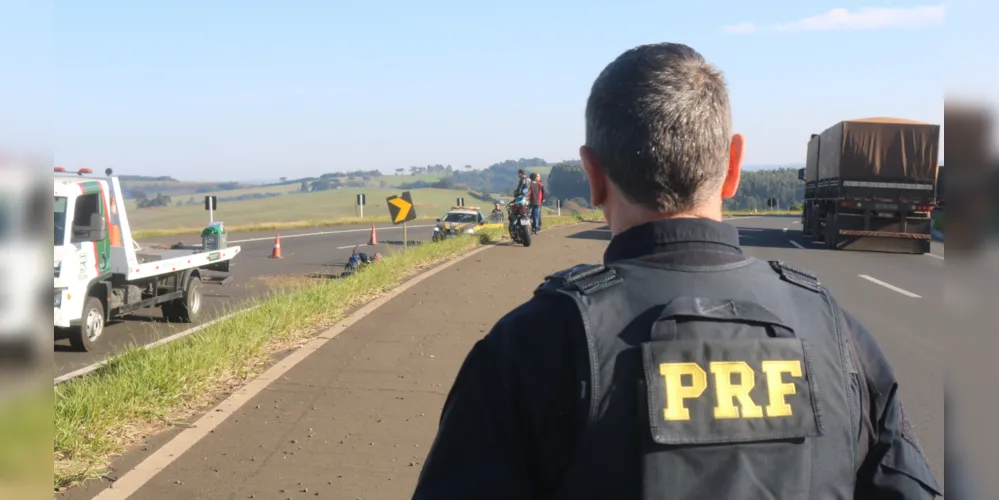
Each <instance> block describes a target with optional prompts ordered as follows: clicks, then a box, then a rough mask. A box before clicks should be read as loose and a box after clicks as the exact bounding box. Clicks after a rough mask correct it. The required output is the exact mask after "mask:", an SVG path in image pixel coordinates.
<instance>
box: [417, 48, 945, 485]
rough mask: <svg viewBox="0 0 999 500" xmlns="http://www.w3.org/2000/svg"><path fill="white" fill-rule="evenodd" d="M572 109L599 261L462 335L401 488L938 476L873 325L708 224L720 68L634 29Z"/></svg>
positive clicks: (733, 180)
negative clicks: (412, 484) (427, 436)
mask: <svg viewBox="0 0 999 500" xmlns="http://www.w3.org/2000/svg"><path fill="white" fill-rule="evenodd" d="M585 116H586V143H585V145H584V146H582V147H581V148H580V156H581V158H582V163H583V167H584V169H585V171H586V174H587V176H588V178H589V181H590V197H591V202H592V204H593V205H594V206H602V207H603V211H604V216H605V218H606V220H607V225H608V226H609V229H610V233H611V241H610V243H609V245H608V246H607V250H606V252H605V253H604V258H603V263H602V264H594V265H580V266H575V267H573V268H570V269H567V270H565V271H561V272H557V273H554V274H552V275H550V276H549V277H547V278H546V279H545V281H544V283H542V284H541V285H540V286H539V287H538V288H537V290H536V291H535V294H534V296H533V297H532V298H531V299H530V300H528V301H527V302H526V303H524V304H522V305H520V306H519V307H517V308H516V309H514V310H513V311H511V312H510V313H508V314H507V315H505V316H503V317H502V318H501V319H500V320H499V321H498V322H497V323H496V325H495V326H494V327H493V328H492V330H491V331H490V332H489V333H488V334H487V335H486V336H485V338H483V339H482V340H480V341H479V342H478V343H476V344H475V346H474V347H473V348H472V350H471V352H469V354H468V356H467V358H466V359H465V362H464V364H463V365H462V367H461V369H460V371H459V372H458V374H457V377H456V379H455V381H454V385H453V386H452V388H451V390H450V392H449V394H448V396H447V399H446V401H445V403H444V408H443V411H442V413H441V418H440V425H439V429H438V432H437V437H436V439H435V440H434V443H433V445H432V447H431V449H430V451H429V454H428V456H427V460H426V462H425V465H424V467H423V470H422V472H421V474H420V477H419V480H418V483H417V486H416V489H415V492H414V495H413V498H414V499H417V500H424V499H435V500H443V499H467V498H476V499H512V498H565V499H570V498H571V499H574V500H576V499H589V498H593V499H607V498H614V499H629V500H630V499H639V498H641V499H677V498H683V499H695V498H705V499H707V498H711V499H714V498H725V499H760V498H780V499H783V500H788V499H824V500H825V499H886V498H893V499H931V498H934V497H935V496H937V495H939V489H940V488H939V486H938V485H937V481H936V479H935V478H934V475H933V473H932V472H931V470H930V467H929V465H928V464H927V461H926V459H925V457H924V455H923V452H922V449H921V447H920V445H919V442H918V440H917V439H916V436H915V434H914V432H913V429H912V426H911V425H910V423H909V420H908V417H907V415H906V412H905V410H904V407H903V405H902V402H901V398H900V396H899V382H898V379H897V378H896V376H895V373H894V371H893V370H892V367H891V364H890V363H889V361H888V359H887V357H886V356H885V354H884V352H883V351H882V349H881V348H880V347H879V346H878V343H877V342H876V341H875V339H874V335H872V334H871V332H869V331H868V330H867V329H866V328H865V327H864V325H863V324H861V322H860V321H858V320H857V319H856V318H855V317H853V316H852V315H850V314H849V313H848V312H847V311H845V310H843V309H842V308H841V307H840V306H839V305H838V303H837V302H836V300H835V298H834V297H833V296H832V295H831V294H830V293H829V291H828V290H827V289H825V287H823V286H822V285H821V283H820V282H819V280H818V279H817V278H816V277H815V276H814V275H812V274H810V273H808V272H807V271H805V270H802V269H797V268H795V267H793V266H790V265H788V264H786V263H783V262H780V261H773V262H765V261H759V260H756V259H753V258H750V257H748V256H747V255H745V254H744V253H743V250H742V248H741V247H740V244H739V234H738V230H737V229H736V228H735V227H733V226H731V225H729V224H726V223H724V222H722V201H723V199H724V198H730V197H732V196H733V195H734V194H735V192H736V190H737V188H738V185H739V177H740V167H741V165H742V160H743V154H744V148H745V140H744V138H743V136H741V135H739V134H733V132H732V125H731V114H730V106H729V100H728V91H727V89H726V85H725V82H724V79H723V77H722V75H721V73H720V72H719V71H718V70H717V69H715V68H714V67H713V66H712V65H711V64H709V63H708V62H707V61H705V60H704V58H703V57H702V56H701V55H700V54H698V53H697V52H696V51H694V50H693V49H691V48H690V47H688V46H686V45H681V44H670V43H666V44H656V45H644V46H640V47H637V48H634V49H631V50H628V51H626V52H625V53H624V54H622V55H621V56H620V57H618V58H617V59H616V60H615V61H613V62H612V63H611V64H610V65H608V66H607V68H606V69H604V70H603V72H602V73H601V74H600V75H599V76H598V77H597V79H596V81H595V82H594V84H593V87H592V89H591V91H590V97H589V100H588V101H587V104H586V114H585Z"/></svg>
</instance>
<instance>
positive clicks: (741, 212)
mask: <svg viewBox="0 0 999 500" xmlns="http://www.w3.org/2000/svg"><path fill="white" fill-rule="evenodd" d="M724 214H725V215H726V216H728V217H745V216H747V215H759V216H767V215H801V210H757V211H755V212H754V211H752V210H726V211H725V212H724Z"/></svg>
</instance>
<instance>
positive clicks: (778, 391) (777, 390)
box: [762, 361, 801, 417]
mask: <svg viewBox="0 0 999 500" xmlns="http://www.w3.org/2000/svg"><path fill="white" fill-rule="evenodd" d="M762 368H763V373H766V374H767V391H768V392H769V393H770V404H768V405H767V416H770V417H790V416H791V415H792V412H791V405H789V404H787V396H789V395H791V394H794V393H795V387H794V384H789V383H785V382H784V380H783V377H782V374H784V373H788V374H790V375H791V376H792V377H801V361H764V362H763V367H762Z"/></svg>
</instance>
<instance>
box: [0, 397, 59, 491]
mask: <svg viewBox="0 0 999 500" xmlns="http://www.w3.org/2000/svg"><path fill="white" fill-rule="evenodd" d="M51 422H52V389H51V388H50V387H48V386H43V387H41V388H39V389H31V390H29V391H27V392H25V393H23V394H19V395H17V396H16V397H13V398H11V399H5V400H4V401H2V402H0V498H39V495H40V494H42V493H44V491H45V489H46V485H47V484H48V482H49V481H51V479H50V476H49V470H50V469H49V468H50V467H51V465H52V459H51V458H50V457H49V454H48V451H47V447H48V443H51V442H52V426H51ZM39 486H41V488H40V489H41V492H39ZM29 491H30V492H31V493H29Z"/></svg>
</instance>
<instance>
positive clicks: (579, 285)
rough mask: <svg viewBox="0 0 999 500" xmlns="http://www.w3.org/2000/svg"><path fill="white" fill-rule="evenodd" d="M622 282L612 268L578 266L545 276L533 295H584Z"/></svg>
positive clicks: (599, 265)
mask: <svg viewBox="0 0 999 500" xmlns="http://www.w3.org/2000/svg"><path fill="white" fill-rule="evenodd" d="M623 281H624V279H623V278H622V277H621V276H620V275H618V273H617V272H616V271H614V269H613V268H610V267H607V266H604V265H602V264H579V265H576V266H573V267H570V268H568V269H563V270H561V271H558V272H554V273H552V274H549V275H548V276H545V281H544V282H543V283H541V284H540V285H538V288H537V289H535V291H534V293H535V294H540V293H563V294H570V295H573V294H582V295H586V294H589V293H593V292H595V291H597V290H603V289H605V288H608V287H611V286H614V285H617V284H620V283H622V282H623Z"/></svg>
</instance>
